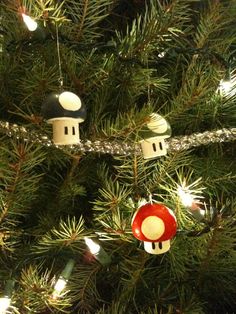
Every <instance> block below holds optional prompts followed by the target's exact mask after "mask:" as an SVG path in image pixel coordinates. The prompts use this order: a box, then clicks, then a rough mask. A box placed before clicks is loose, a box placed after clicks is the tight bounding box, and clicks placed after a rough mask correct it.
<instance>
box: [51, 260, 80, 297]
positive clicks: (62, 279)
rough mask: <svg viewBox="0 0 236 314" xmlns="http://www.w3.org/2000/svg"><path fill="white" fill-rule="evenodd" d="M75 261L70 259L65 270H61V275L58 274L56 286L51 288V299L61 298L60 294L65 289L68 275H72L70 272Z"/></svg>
mask: <svg viewBox="0 0 236 314" xmlns="http://www.w3.org/2000/svg"><path fill="white" fill-rule="evenodd" d="M74 265H75V261H74V260H73V259H70V260H69V261H68V262H67V264H66V266H65V268H64V269H63V271H62V273H61V274H60V276H59V278H58V280H57V282H56V284H55V285H54V288H53V293H52V298H53V299H57V298H59V297H61V296H62V294H63V293H62V292H63V290H64V289H65V287H66V284H67V282H68V279H69V278H70V275H71V273H72V270H73V268H74Z"/></svg>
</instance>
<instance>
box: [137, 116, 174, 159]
mask: <svg viewBox="0 0 236 314" xmlns="http://www.w3.org/2000/svg"><path fill="white" fill-rule="evenodd" d="M139 135H140V137H141V138H142V139H141V140H140V144H141V149H142V153H143V158H144V159H150V158H155V157H158V156H164V155H166V154H167V150H166V143H165V139H166V138H168V137H170V136H171V128H170V125H169V123H168V122H167V121H166V120H165V119H164V118H163V117H162V116H160V115H159V114H157V113H152V114H151V115H150V120H149V122H148V123H147V124H146V125H145V127H144V128H143V129H142V130H141V131H140V133H139Z"/></svg>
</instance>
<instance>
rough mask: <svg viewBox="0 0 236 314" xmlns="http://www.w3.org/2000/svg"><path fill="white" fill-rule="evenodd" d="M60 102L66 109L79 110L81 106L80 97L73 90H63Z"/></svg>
mask: <svg viewBox="0 0 236 314" xmlns="http://www.w3.org/2000/svg"><path fill="white" fill-rule="evenodd" d="M58 100H59V103H60V104H61V106H62V107H63V108H64V109H65V110H70V111H77V110H79V109H80V107H81V100H80V98H79V97H78V96H77V95H75V94H74V93H71V92H63V93H61V94H60V95H59V99H58Z"/></svg>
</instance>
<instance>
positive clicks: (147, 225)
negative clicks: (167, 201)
mask: <svg viewBox="0 0 236 314" xmlns="http://www.w3.org/2000/svg"><path fill="white" fill-rule="evenodd" d="M176 229H177V223H176V218H175V216H174V213H173V212H172V211H171V210H170V209H169V208H167V207H166V206H165V205H163V204H157V203H153V204H150V203H147V204H145V205H143V206H141V207H140V208H139V209H138V210H137V212H136V213H135V215H134V217H133V221H132V232H133V235H134V236H135V238H137V239H139V240H141V241H144V249H145V251H146V252H148V253H150V254H162V253H165V252H167V251H168V250H169V249H170V239H171V238H173V236H174V235H175V234H176Z"/></svg>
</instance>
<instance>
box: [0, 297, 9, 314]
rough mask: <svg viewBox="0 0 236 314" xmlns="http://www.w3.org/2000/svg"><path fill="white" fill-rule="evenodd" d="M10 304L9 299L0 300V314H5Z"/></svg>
mask: <svg viewBox="0 0 236 314" xmlns="http://www.w3.org/2000/svg"><path fill="white" fill-rule="evenodd" d="M10 304H11V299H10V298H9V297H7V296H6V297H2V298H0V314H6V313H7V310H8V309H9V306H10Z"/></svg>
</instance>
